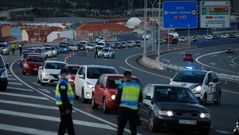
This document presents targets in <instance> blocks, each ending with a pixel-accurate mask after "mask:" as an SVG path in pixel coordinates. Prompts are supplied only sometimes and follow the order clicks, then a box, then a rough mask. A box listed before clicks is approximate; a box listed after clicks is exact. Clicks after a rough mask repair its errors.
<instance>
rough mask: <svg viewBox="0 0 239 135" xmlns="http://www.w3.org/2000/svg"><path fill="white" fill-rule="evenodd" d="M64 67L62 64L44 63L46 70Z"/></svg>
mask: <svg viewBox="0 0 239 135" xmlns="http://www.w3.org/2000/svg"><path fill="white" fill-rule="evenodd" d="M65 67H66V64H63V63H46V65H45V68H46V69H63V68H65Z"/></svg>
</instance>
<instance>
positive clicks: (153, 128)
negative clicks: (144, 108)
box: [148, 111, 158, 132]
mask: <svg viewBox="0 0 239 135" xmlns="http://www.w3.org/2000/svg"><path fill="white" fill-rule="evenodd" d="M148 124H149V130H150V131H151V132H156V131H157V129H158V126H157V122H156V120H155V117H154V113H153V112H152V111H151V112H150V113H149V120H148Z"/></svg>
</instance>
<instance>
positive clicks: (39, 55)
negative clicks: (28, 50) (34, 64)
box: [27, 53, 44, 57]
mask: <svg viewBox="0 0 239 135" xmlns="http://www.w3.org/2000/svg"><path fill="white" fill-rule="evenodd" d="M29 56H38V57H44V56H42V55H41V54H34V53H33V54H28V55H27V57H29Z"/></svg>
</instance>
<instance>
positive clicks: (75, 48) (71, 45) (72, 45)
mask: <svg viewBox="0 0 239 135" xmlns="http://www.w3.org/2000/svg"><path fill="white" fill-rule="evenodd" d="M69 49H70V51H74V52H77V51H78V46H77V44H70V45H69Z"/></svg>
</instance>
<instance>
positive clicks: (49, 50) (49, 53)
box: [45, 47, 54, 58]
mask: <svg viewBox="0 0 239 135" xmlns="http://www.w3.org/2000/svg"><path fill="white" fill-rule="evenodd" d="M45 49H46V57H47V58H51V57H53V56H54V53H53V48H52V47H45Z"/></svg>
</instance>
